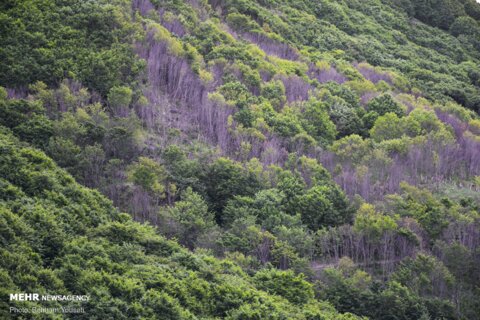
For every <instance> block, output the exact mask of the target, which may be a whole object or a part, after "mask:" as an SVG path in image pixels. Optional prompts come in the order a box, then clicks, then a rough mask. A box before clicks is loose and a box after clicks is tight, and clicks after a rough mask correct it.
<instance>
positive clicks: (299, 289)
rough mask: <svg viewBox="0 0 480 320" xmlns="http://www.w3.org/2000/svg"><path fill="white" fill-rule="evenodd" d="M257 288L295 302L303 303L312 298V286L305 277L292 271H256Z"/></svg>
mask: <svg viewBox="0 0 480 320" xmlns="http://www.w3.org/2000/svg"><path fill="white" fill-rule="evenodd" d="M254 281H255V283H256V284H257V285H258V287H259V288H261V289H263V290H265V291H267V292H269V293H272V294H275V295H279V296H282V297H284V298H285V299H287V300H288V301H290V302H292V303H295V304H305V303H308V302H309V301H310V300H311V299H313V286H312V284H310V283H308V282H307V281H305V277H304V276H303V275H302V274H300V275H296V274H294V273H293V272H292V271H290V270H289V271H279V270H275V269H270V270H268V269H265V270H262V271H259V272H257V274H255V277H254Z"/></svg>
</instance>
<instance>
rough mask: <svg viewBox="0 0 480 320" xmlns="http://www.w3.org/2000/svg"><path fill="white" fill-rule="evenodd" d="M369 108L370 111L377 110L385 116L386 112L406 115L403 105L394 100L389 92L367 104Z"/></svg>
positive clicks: (400, 115)
mask: <svg viewBox="0 0 480 320" xmlns="http://www.w3.org/2000/svg"><path fill="white" fill-rule="evenodd" d="M367 110H368V111H370V112H376V113H377V114H378V115H380V116H383V115H384V114H386V113H389V112H391V113H394V114H396V115H397V116H398V117H402V116H404V115H405V111H404V110H403V109H402V107H401V106H400V105H399V104H398V103H397V102H395V100H393V98H392V96H391V95H389V94H384V95H381V96H379V97H376V98H373V99H372V100H371V101H370V102H369V103H368V104H367Z"/></svg>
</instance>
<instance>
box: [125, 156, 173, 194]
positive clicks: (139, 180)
mask: <svg viewBox="0 0 480 320" xmlns="http://www.w3.org/2000/svg"><path fill="white" fill-rule="evenodd" d="M128 176H129V180H130V181H131V182H132V183H134V184H135V185H138V186H140V187H142V188H143V189H144V190H146V191H149V192H152V193H156V194H160V195H161V194H163V193H164V192H165V189H164V185H163V181H164V179H165V169H164V168H163V166H162V165H160V164H159V163H157V162H155V161H154V160H152V159H149V158H145V157H140V158H139V159H138V162H137V163H134V164H132V165H131V166H130V168H129V169H128Z"/></svg>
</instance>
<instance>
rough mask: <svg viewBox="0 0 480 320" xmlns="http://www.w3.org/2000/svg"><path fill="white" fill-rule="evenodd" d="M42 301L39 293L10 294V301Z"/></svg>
mask: <svg viewBox="0 0 480 320" xmlns="http://www.w3.org/2000/svg"><path fill="white" fill-rule="evenodd" d="M13 300H16V301H40V298H39V294H38V293H10V301H13Z"/></svg>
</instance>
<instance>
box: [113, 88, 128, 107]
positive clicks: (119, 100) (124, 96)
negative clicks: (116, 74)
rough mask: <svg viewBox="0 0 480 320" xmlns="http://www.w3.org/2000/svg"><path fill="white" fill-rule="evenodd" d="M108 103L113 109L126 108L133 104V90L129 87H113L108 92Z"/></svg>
mask: <svg viewBox="0 0 480 320" xmlns="http://www.w3.org/2000/svg"><path fill="white" fill-rule="evenodd" d="M108 102H109V103H110V106H111V107H112V108H114V109H115V108H126V107H128V106H129V105H130V102H132V89H130V88H128V87H113V88H111V89H110V91H109V92H108Z"/></svg>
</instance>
